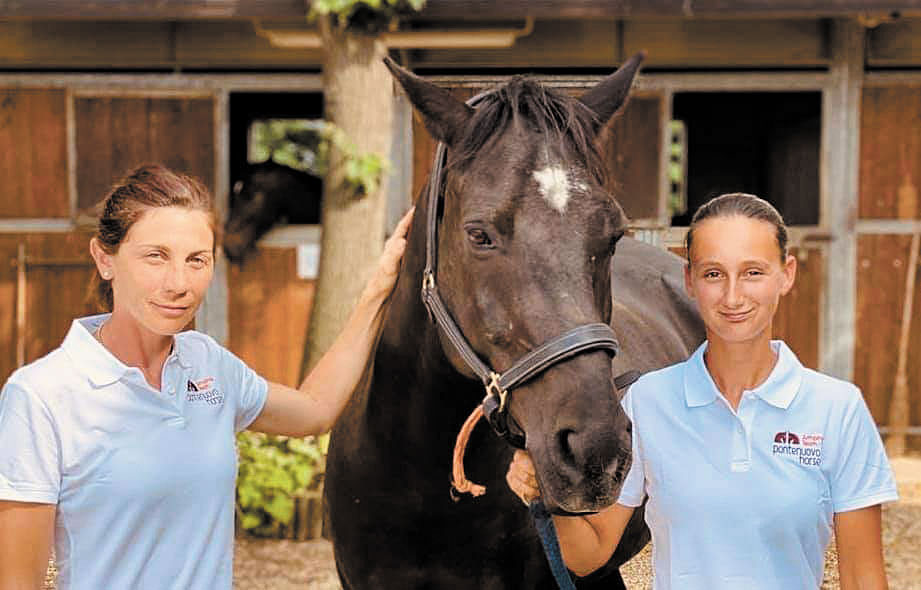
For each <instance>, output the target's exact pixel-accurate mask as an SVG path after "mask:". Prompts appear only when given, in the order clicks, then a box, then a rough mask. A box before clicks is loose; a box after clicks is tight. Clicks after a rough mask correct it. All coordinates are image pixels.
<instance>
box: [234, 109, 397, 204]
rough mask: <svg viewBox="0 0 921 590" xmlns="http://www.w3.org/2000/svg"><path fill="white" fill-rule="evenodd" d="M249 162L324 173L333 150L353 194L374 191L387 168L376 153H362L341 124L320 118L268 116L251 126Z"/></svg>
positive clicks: (318, 173)
mask: <svg viewBox="0 0 921 590" xmlns="http://www.w3.org/2000/svg"><path fill="white" fill-rule="evenodd" d="M249 144H250V153H249V160H250V161H252V162H264V161H266V160H268V159H270V158H271V159H272V160H273V161H274V162H275V163H276V164H282V165H284V166H288V167H290V168H295V169H298V170H303V171H304V172H309V173H311V174H314V175H316V176H326V175H327V173H329V170H330V166H331V164H330V161H331V151H332V150H333V149H336V150H337V151H338V152H339V154H340V158H341V166H342V167H343V169H342V172H343V182H344V185H345V186H344V188H345V189H346V190H349V191H351V192H352V193H353V194H355V195H356V196H361V195H366V194H370V193H373V192H374V191H376V190H377V189H378V188H379V187H380V184H381V181H382V180H383V178H384V175H386V174H387V173H388V172H389V170H390V162H389V161H388V160H387V159H386V158H384V157H382V156H379V155H378V154H371V153H367V154H365V153H361V152H360V151H359V150H358V148H357V147H356V146H355V144H354V142H352V141H351V140H350V139H349V137H348V136H347V135H346V133H345V131H343V130H342V129H341V128H340V127H337V126H336V125H334V124H333V123H330V122H329V121H323V120H319V119H267V120H262V121H255V122H254V123H253V124H252V126H251V128H250V142H249Z"/></svg>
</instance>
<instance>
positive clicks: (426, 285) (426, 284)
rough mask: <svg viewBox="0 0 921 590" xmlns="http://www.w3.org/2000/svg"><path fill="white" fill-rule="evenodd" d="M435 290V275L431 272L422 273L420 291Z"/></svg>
mask: <svg viewBox="0 0 921 590" xmlns="http://www.w3.org/2000/svg"><path fill="white" fill-rule="evenodd" d="M434 288H435V273H434V272H432V271H431V270H425V271H423V272H422V290H423V291H431V290H432V289H434Z"/></svg>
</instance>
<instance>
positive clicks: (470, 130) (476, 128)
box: [451, 76, 606, 186]
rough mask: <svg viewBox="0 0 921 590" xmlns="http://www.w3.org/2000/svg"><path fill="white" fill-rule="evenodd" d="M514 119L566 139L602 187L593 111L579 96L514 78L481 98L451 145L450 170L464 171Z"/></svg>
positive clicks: (519, 77)
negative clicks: (452, 147) (574, 96)
mask: <svg viewBox="0 0 921 590" xmlns="http://www.w3.org/2000/svg"><path fill="white" fill-rule="evenodd" d="M513 122H518V123H519V124H520V126H521V128H522V129H533V131H534V132H535V133H540V134H543V135H544V136H545V137H548V138H553V139H559V140H562V141H566V142H567V143H569V144H570V145H571V146H572V148H573V150H574V152H575V154H574V155H575V157H576V158H578V159H579V160H580V163H582V164H583V165H584V166H585V167H586V169H587V170H588V172H589V173H590V174H591V175H592V177H593V178H595V180H596V181H597V182H598V183H599V184H600V185H602V186H603V185H604V184H605V181H606V172H605V167H604V163H603V161H602V158H601V154H600V153H599V152H598V148H597V146H596V144H595V141H594V139H595V134H594V131H593V130H594V128H595V125H596V116H595V114H594V113H593V112H592V111H591V109H589V108H588V107H586V106H585V105H584V104H582V103H581V102H580V101H579V100H577V99H575V98H573V97H571V96H567V95H565V94H562V93H560V92H558V91H556V90H553V89H551V88H547V87H546V86H543V85H542V84H540V83H539V82H537V81H536V80H533V79H531V78H527V77H523V76H518V77H515V78H513V79H512V80H511V81H509V82H508V83H507V84H505V85H503V86H501V87H499V88H497V89H496V90H494V91H493V92H491V93H490V94H488V95H486V96H484V97H483V98H482V99H481V100H480V102H479V103H478V104H477V106H476V110H475V112H474V115H473V117H472V118H471V119H470V121H469V123H468V124H467V128H466V129H465V130H463V131H461V133H460V135H459V141H458V143H457V144H456V145H455V147H454V150H453V153H452V157H451V168H453V169H457V170H460V169H463V168H464V167H466V165H467V164H469V163H470V162H472V161H473V160H474V159H475V157H476V156H477V154H478V153H480V151H481V150H482V149H483V148H484V147H485V146H487V145H488V144H490V143H492V142H495V141H498V140H499V139H500V138H501V137H502V135H503V134H504V133H505V132H506V131H507V130H508V128H509V127H510V126H511V124H512V123H513Z"/></svg>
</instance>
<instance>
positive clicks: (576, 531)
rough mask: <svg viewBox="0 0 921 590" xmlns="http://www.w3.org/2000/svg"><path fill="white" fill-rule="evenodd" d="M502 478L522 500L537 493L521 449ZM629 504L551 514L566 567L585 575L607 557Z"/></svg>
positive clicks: (620, 532)
mask: <svg viewBox="0 0 921 590" xmlns="http://www.w3.org/2000/svg"><path fill="white" fill-rule="evenodd" d="M505 480H506V481H507V482H508V485H509V487H510V488H511V489H512V491H513V492H515V494H516V495H517V496H518V497H519V498H521V500H522V501H523V502H524V503H525V504H529V503H530V502H531V500H533V499H535V498H537V497H539V496H540V490H539V488H538V484H537V475H536V472H535V470H534V463H532V462H531V457H530V456H529V455H528V453H526V452H525V451H521V450H518V451H515V456H514V458H513V459H512V462H511V464H510V465H509V467H508V472H507V473H506V475H505ZM633 510H634V509H633V508H632V507H630V506H624V505H623V504H617V503H615V504H614V505H612V506H610V507H609V508H607V509H605V510H602V511H601V512H599V513H597V514H591V515H587V516H554V517H553V524H554V525H556V534H557V537H558V538H559V542H560V552H561V553H562V554H563V561H564V562H565V563H566V567H568V568H569V569H571V570H572V571H573V572H575V573H576V575H578V576H587V575H588V574H590V573H592V572H593V571H595V570H596V569H598V568H599V567H601V566H603V565H604V564H606V563H607V562H608V560H609V559H611V555H613V554H614V550H615V549H617V545H618V544H620V538H621V537H622V536H623V534H624V529H626V528H627V523H628V522H629V521H630V517H631V516H632V515H633Z"/></svg>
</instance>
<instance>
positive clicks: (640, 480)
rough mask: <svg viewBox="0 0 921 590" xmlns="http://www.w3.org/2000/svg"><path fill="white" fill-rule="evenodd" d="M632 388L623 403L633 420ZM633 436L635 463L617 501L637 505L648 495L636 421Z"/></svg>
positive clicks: (632, 505)
mask: <svg viewBox="0 0 921 590" xmlns="http://www.w3.org/2000/svg"><path fill="white" fill-rule="evenodd" d="M632 389H633V388H631V389H630V390H629V391H627V394H626V395H624V399H623V400H621V405H622V406H623V408H624V411H625V412H626V413H627V416H628V417H629V418H630V419H631V420H633V396H632V395H631V391H632ZM631 437H632V439H633V445H632V446H633V463H632V464H631V465H630V471H628V472H627V477H626V478H625V479H624V485H623V487H622V488H621V490H620V497H619V498H618V499H617V503H618V504H622V505H624V506H631V507H636V506H639V505H641V504H642V503H643V498H644V497H645V495H646V489H645V488H646V478H645V476H644V475H643V453H642V450H641V448H640V445H639V428H637V426H636V424H635V423H634V425H633V434H632V435H631Z"/></svg>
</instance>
